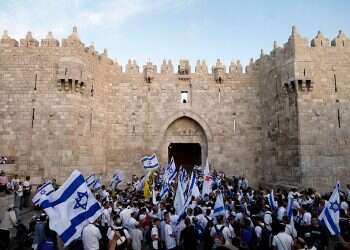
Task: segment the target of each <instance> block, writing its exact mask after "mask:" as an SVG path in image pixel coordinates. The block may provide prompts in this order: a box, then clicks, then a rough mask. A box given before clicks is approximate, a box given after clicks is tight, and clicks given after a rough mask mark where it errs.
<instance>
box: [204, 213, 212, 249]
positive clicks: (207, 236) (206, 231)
mask: <svg viewBox="0 0 350 250" xmlns="http://www.w3.org/2000/svg"><path fill="white" fill-rule="evenodd" d="M213 225H214V224H213V220H209V221H208V223H207V226H206V228H205V229H204V233H203V249H204V250H211V249H213V244H214V241H213V237H211V235H210V232H211V229H212V227H213Z"/></svg>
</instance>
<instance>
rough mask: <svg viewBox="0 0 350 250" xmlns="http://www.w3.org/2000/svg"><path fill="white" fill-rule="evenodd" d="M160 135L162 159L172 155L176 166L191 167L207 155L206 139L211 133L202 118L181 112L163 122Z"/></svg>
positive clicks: (200, 163) (200, 162) (210, 136)
mask: <svg viewBox="0 0 350 250" xmlns="http://www.w3.org/2000/svg"><path fill="white" fill-rule="evenodd" d="M161 132H162V135H163V138H162V145H161V153H162V159H168V162H169V161H170V159H171V157H174V159H175V163H176V166H183V167H186V168H191V167H193V166H194V165H202V163H203V162H204V161H205V159H206V158H207V156H208V141H211V139H212V135H211V132H210V130H209V127H208V126H207V124H206V123H205V121H204V120H203V119H201V118H200V117H199V116H196V115H195V114H192V113H188V112H187V113H186V112H182V113H180V114H177V115H175V116H172V117H171V118H170V119H169V121H168V122H167V123H166V124H165V126H164V128H163V131H161Z"/></svg>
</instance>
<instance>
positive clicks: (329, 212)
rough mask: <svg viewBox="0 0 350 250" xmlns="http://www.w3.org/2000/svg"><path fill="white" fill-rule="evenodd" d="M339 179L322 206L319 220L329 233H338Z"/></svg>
mask: <svg viewBox="0 0 350 250" xmlns="http://www.w3.org/2000/svg"><path fill="white" fill-rule="evenodd" d="M339 186H340V184H339V181H338V182H337V185H336V187H335V189H334V191H333V193H332V195H331V197H330V198H329V200H328V202H327V203H326V206H325V207H324V208H323V210H322V212H321V214H320V216H319V218H318V219H319V220H320V221H321V222H323V223H324V224H325V225H326V227H327V228H328V231H329V232H330V233H331V235H339V234H340V227H339V210H340V197H339Z"/></svg>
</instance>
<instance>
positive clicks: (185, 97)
mask: <svg viewBox="0 0 350 250" xmlns="http://www.w3.org/2000/svg"><path fill="white" fill-rule="evenodd" d="M181 103H188V91H181Z"/></svg>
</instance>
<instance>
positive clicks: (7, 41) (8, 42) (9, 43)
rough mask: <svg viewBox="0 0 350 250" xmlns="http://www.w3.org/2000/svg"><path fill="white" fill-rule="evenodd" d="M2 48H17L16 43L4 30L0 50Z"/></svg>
mask: <svg viewBox="0 0 350 250" xmlns="http://www.w3.org/2000/svg"><path fill="white" fill-rule="evenodd" d="M4 47H18V42H17V41H16V40H15V39H13V38H11V37H10V36H9V35H8V33H7V30H4V33H3V35H2V37H1V40H0V48H4Z"/></svg>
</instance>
